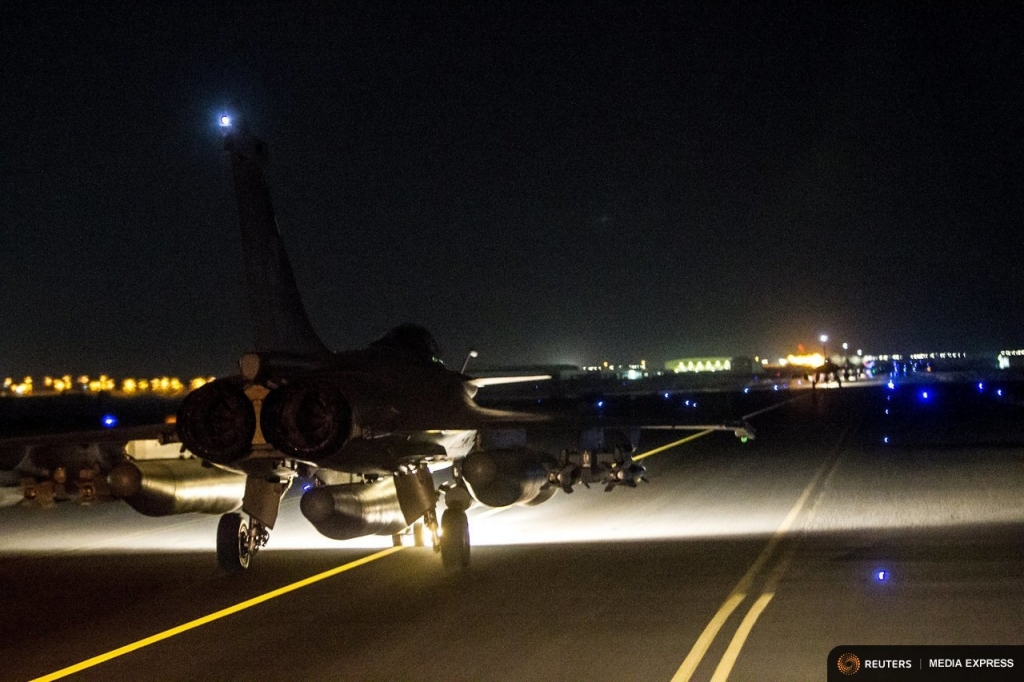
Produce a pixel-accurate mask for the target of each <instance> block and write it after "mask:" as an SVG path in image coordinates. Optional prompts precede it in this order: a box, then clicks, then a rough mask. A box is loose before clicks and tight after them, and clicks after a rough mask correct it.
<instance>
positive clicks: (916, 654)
mask: <svg viewBox="0 0 1024 682" xmlns="http://www.w3.org/2000/svg"><path fill="white" fill-rule="evenodd" d="M1022 679H1024V645H1022V646H1006V645H992V646H988V645H981V646H961V645H948V646H946V645H934V646H933V645H929V646H919V645H907V646H902V645H856V644H850V645H844V646H837V647H836V648H835V649H833V650H832V651H831V652H829V655H828V681H829V682H838V681H839V680H844V681H846V680H849V681H851V682H862V681H863V682H869V681H871V680H879V681H881V680H901V681H902V682H917V681H918V680H942V681H947V680H948V681H949V682H954V681H956V680H965V681H967V680H970V681H971V682H974V681H975V680H977V681H980V682H988V681H989V680H996V681H1003V682H1005V681H1008V680H1022Z"/></svg>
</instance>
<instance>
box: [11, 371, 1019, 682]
mask: <svg viewBox="0 0 1024 682" xmlns="http://www.w3.org/2000/svg"><path fill="white" fill-rule="evenodd" d="M921 390H922V389H921V388H920V387H906V388H904V387H897V389H896V390H892V391H890V390H886V389H885V388H878V387H873V388H861V389H858V388H843V389H841V390H822V389H819V390H817V391H814V392H810V391H800V392H794V393H793V397H799V399H798V400H795V401H793V402H791V403H788V404H787V405H786V406H784V407H782V408H780V409H778V410H775V411H772V412H769V413H766V414H764V415H762V416H760V417H757V418H755V419H754V420H753V423H754V424H755V426H756V427H757V429H758V438H757V440H756V441H754V442H751V443H747V444H740V443H739V442H738V441H737V440H736V439H735V438H733V437H732V436H731V435H728V434H721V433H719V434H712V435H709V436H707V437H704V438H700V439H697V440H694V441H692V442H689V443H686V444H684V445H682V446H680V447H678V448H675V449H672V450H669V451H666V452H663V453H660V454H658V455H655V456H652V457H650V458H649V459H646V460H645V461H644V464H645V465H646V466H647V467H648V471H649V477H650V479H651V483H650V485H645V486H641V487H640V488H638V489H636V490H626V489H622V490H614V491H612V492H610V493H604V492H602V491H601V490H599V489H591V490H584V489H577V492H575V493H573V494H572V495H565V494H559V495H557V496H556V497H555V498H553V499H552V500H551V501H549V502H547V503H545V504H542V505H539V506H536V507H521V508H513V509H509V510H505V511H501V512H498V513H494V512H488V511H485V510H483V509H479V510H474V511H472V512H471V529H472V534H473V538H474V550H473V558H472V565H471V567H470V569H469V570H468V571H467V572H466V573H465V574H464V575H459V576H455V577H452V576H448V575H445V573H444V571H443V570H442V568H441V562H440V558H439V557H438V556H437V555H435V554H434V553H433V552H432V551H431V550H430V549H429V548H413V547H408V548H404V549H401V550H398V551H397V552H394V553H391V554H388V555H387V556H383V557H381V558H378V559H375V560H373V561H371V562H369V563H367V564H364V565H360V566H356V567H353V568H351V569H349V570H346V571H344V572H341V573H339V574H337V575H333V576H331V577H327V578H324V579H322V580H319V581H317V582H315V583H312V584H310V585H308V586H304V587H299V588H296V589H293V590H292V591H289V592H287V593H284V594H280V595H279V596H275V597H273V598H270V599H268V600H266V601H262V602H260V603H257V604H254V605H252V606H250V607H248V608H244V609H242V610H238V611H235V612H233V613H230V614H229V615H224V616H223V617H219V618H217V619H216V620H211V621H210V622H205V623H203V624H198V625H193V626H190V627H189V628H188V629H184V630H182V631H180V632H177V633H171V634H167V632H168V631H169V630H171V629H173V628H176V627H178V626H181V625H183V624H189V623H191V622H192V621H195V620H196V619H201V618H203V617H205V616H208V615H210V614H214V613H216V612H218V611H220V610H222V609H226V608H229V607H232V606H234V605H237V604H240V603H243V602H246V600H249V599H252V598H255V597H259V596H261V595H266V594H268V593H271V592H272V591H274V590H276V589H278V588H281V587H283V586H287V585H291V584H294V583H295V582H296V581H299V580H302V579H304V578H307V577H309V576H314V575H317V574H320V573H321V572H323V571H327V570H329V569H332V568H334V567H338V566H343V565H346V564H348V563H350V562H352V561H354V560H357V559H360V558H363V557H368V556H372V555H374V554H375V553H376V552H378V551H379V550H380V549H381V548H386V547H389V546H390V540H389V539H387V538H376V539H370V540H368V541H354V542H350V543H335V542H332V541H329V540H326V539H324V538H321V537H319V536H318V535H317V534H316V532H315V531H314V530H312V529H311V528H309V526H308V524H306V522H305V521H304V520H303V519H302V518H301V516H300V515H299V514H298V510H297V504H296V500H295V498H291V499H289V500H287V501H286V504H285V507H284V510H283V517H282V520H281V521H280V523H279V524H278V527H277V528H276V529H275V530H274V532H273V534H272V537H271V542H270V545H269V546H268V548H267V549H266V550H265V551H263V552H262V553H260V554H259V555H258V556H257V557H256V559H255V560H254V563H253V566H252V568H251V569H250V571H249V572H248V573H247V574H245V575H242V576H228V575H225V574H223V573H222V572H221V571H220V570H219V569H218V568H217V567H216V563H215V559H214V552H213V538H214V532H215V528H216V518H206V517H192V516H186V517H178V518H166V519H149V518H146V517H142V516H139V515H137V514H135V513H134V512H132V511H131V510H130V509H128V508H127V507H125V506H124V505H122V504H120V503H109V504H97V505H94V506H91V507H78V506H69V505H58V506H57V507H56V508H52V509H33V508H27V509H26V508H13V509H4V510H0V528H2V531H0V532H2V535H3V549H2V550H0V578H2V580H3V592H2V593H0V614H2V616H0V679H3V680H27V679H34V678H38V677H41V676H45V675H47V674H50V673H54V672H57V671H60V670H62V669H65V668H66V667H67V666H72V665H74V664H77V663H80V662H82V661H87V660H89V659H93V658H94V657H97V656H108V658H106V660H103V661H102V662H98V663H96V664H95V665H92V666H91V667H88V668H86V669H84V670H81V671H79V672H76V673H74V674H73V675H71V677H72V678H73V679H83V680H86V679H96V680H110V679H160V680H195V679H204V680H252V679H263V680H284V679H288V680H293V679H301V680H309V679H329V680H349V679H351V680H396V679H398V680H536V679H560V680H632V679H636V680H670V679H673V678H674V677H675V679H694V680H708V679H732V680H820V679H824V677H825V672H826V665H827V661H826V657H827V654H828V653H829V651H830V650H831V649H832V648H833V647H835V646H837V645H840V644H1024V631H1022V630H1021V628H1020V617H1019V614H1020V613H1021V612H1022V608H1024V589H1022V587H1024V557H1022V552H1021V547H1022V541H1024V495H1022V491H1024V454H1022V453H1024V449H1022V447H1021V445H1022V444H1024V426H1022V425H1021V424H1020V422H1021V421H1022V420H1020V418H1019V417H1020V410H1021V408H1019V407H1017V406H1016V405H1015V404H1014V401H1015V397H1014V389H1013V388H1012V387H1006V388H1005V389H999V390H1005V392H1004V394H1003V395H996V393H995V390H996V388H995V387H985V388H984V389H976V388H975V387H972V386H937V387H935V388H934V389H933V390H932V393H931V394H930V395H929V397H928V398H927V399H925V398H922V397H921V395H920V392H921ZM886 410H888V414H886ZM734 416H739V415H734ZM660 437H661V439H662V440H666V439H667V438H668V437H667V436H666V435H664V434H662V435H661V436H660ZM672 437H673V438H675V437H678V436H677V435H674V436H672ZM641 449H643V448H641ZM883 571H884V573H883V574H881V575H882V576H883V579H879V575H880V572H883ZM153 635H161V638H160V639H159V640H158V641H154V642H153V643H150V644H146V645H143V646H139V647H138V648H135V649H134V650H131V651H128V652H126V653H122V654H121V655H116V656H111V655H110V654H111V652H116V650H118V649H119V648H120V647H124V646H125V645H130V644H132V643H136V642H139V641H140V640H144V639H145V638H148V637H151V636H153Z"/></svg>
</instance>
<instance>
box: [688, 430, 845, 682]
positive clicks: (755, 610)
mask: <svg viewBox="0 0 1024 682" xmlns="http://www.w3.org/2000/svg"><path fill="white" fill-rule="evenodd" d="M848 431H849V427H848V428H847V429H846V431H844V432H843V434H842V436H840V438H839V445H840V446H841V445H842V441H843V440H844V439H845V437H846V434H847V432H848ZM838 464H839V454H838V453H837V454H836V456H835V457H834V458H832V459H831V460H826V461H825V462H823V463H822V465H821V466H820V467H818V470H817V472H815V474H814V477H813V478H812V479H811V481H810V483H808V484H807V486H806V487H805V488H804V489H803V492H801V493H800V497H799V498H797V500H796V502H794V503H793V506H792V507H791V508H790V510H789V513H788V514H786V518H784V519H783V520H782V523H781V524H779V527H778V528H777V529H776V530H775V533H774V534H773V535H772V537H771V539H770V540H769V541H768V544H767V545H765V547H764V549H762V550H761V553H760V554H759V555H758V556H757V559H755V560H754V563H753V564H751V565H750V568H749V569H747V572H746V573H744V574H743V577H742V578H740V581H739V582H738V583H736V586H735V587H734V588H733V589H732V592H730V593H729V596H728V597H726V598H725V602H723V603H722V605H721V606H720V607H719V609H718V611H717V612H716V613H715V615H714V616H713V617H712V618H711V620H710V621H709V622H708V624H707V626H706V627H705V628H704V631H703V632H701V634H700V637H698V638H697V641H696V642H695V643H694V645H693V648H691V649H690V653H689V654H687V656H686V658H685V659H683V663H682V665H680V666H679V669H678V670H677V671H676V674H675V675H673V676H672V682H688V680H690V679H692V678H693V675H694V673H695V672H696V671H697V668H698V666H700V664H701V662H702V661H703V660H704V655H705V654H706V653H707V651H708V648H709V647H710V646H711V643H712V642H714V640H715V638H716V637H717V636H718V633H719V631H720V630H721V629H722V627H723V626H724V625H725V623H726V621H728V620H729V616H731V615H732V613H733V611H735V610H736V608H737V607H738V606H739V605H740V604H742V603H743V602H744V600H746V598H747V595H748V593H749V592H750V588H751V587H752V586H753V584H754V581H755V580H756V579H757V577H758V576H759V575H760V574H761V572H762V570H763V569H764V567H765V566H766V565H767V564H768V562H769V560H770V559H771V558H772V556H773V555H774V554H775V553H776V551H777V550H778V548H779V544H780V543H781V542H782V540H783V539H784V538H785V536H786V535H787V534H788V533H789V532H790V530H791V529H792V527H793V523H794V522H795V521H796V519H797V517H799V516H800V513H801V512H802V511H803V510H804V507H805V506H806V505H807V501H808V500H809V499H810V498H811V495H812V493H814V491H815V490H819V481H822V480H823V479H824V481H825V482H826V483H827V481H828V480H829V479H830V478H831V477H832V473H833V472H834V471H835V470H836V467H837V466H838ZM823 489H824V483H823V484H822V485H821V487H820V490H819V493H818V497H817V499H816V501H815V504H814V505H812V508H811V512H810V513H811V514H813V513H814V509H815V508H816V506H817V502H818V501H820V500H821V490H823ZM794 551H795V545H790V546H789V548H788V550H787V551H786V552H785V553H784V554H783V555H782V557H781V558H780V559H779V561H778V563H776V564H775V567H774V568H773V569H772V571H771V573H769V574H768V577H767V578H766V579H765V582H764V587H763V588H762V591H761V595H760V596H759V597H758V598H757V599H756V600H755V601H754V603H753V604H752V605H751V607H750V609H749V610H748V611H747V613H746V615H745V616H744V617H743V620H742V621H740V624H739V626H738V627H737V628H736V632H735V633H734V634H733V636H732V639H731V640H730V641H729V645H728V647H726V650H725V653H724V654H723V655H722V659H721V660H720V661H719V662H718V665H717V666H716V667H715V672H714V673H713V674H712V676H711V682H725V680H727V679H728V678H729V673H731V672H732V669H733V666H735V665H736V660H737V659H738V658H739V655H740V651H741V650H742V649H743V645H744V644H745V643H746V641H747V637H748V636H749V635H750V632H751V630H753V629H754V624H755V623H757V619H758V618H759V617H760V616H761V613H763V612H764V610H765V609H766V608H767V607H768V604H769V603H770V602H771V600H772V598H773V597H775V592H776V590H777V589H778V586H779V583H780V582H781V581H782V578H783V576H785V574H786V570H787V569H788V568H789V564H790V561H791V560H792V558H793V553H794Z"/></svg>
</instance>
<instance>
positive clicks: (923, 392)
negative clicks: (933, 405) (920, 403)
mask: <svg viewBox="0 0 1024 682" xmlns="http://www.w3.org/2000/svg"><path fill="white" fill-rule="evenodd" d="M921 400H928V391H921Z"/></svg>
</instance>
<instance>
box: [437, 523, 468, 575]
mask: <svg viewBox="0 0 1024 682" xmlns="http://www.w3.org/2000/svg"><path fill="white" fill-rule="evenodd" d="M441 563H443V564H444V570H445V571H447V572H448V573H458V572H460V571H464V570H465V569H467V568H469V519H468V518H466V512H464V511H462V510H460V509H447V510H445V512H444V516H442V517H441Z"/></svg>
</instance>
